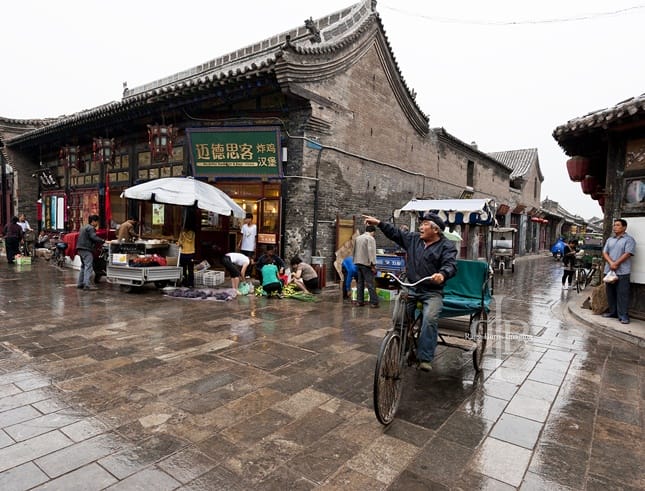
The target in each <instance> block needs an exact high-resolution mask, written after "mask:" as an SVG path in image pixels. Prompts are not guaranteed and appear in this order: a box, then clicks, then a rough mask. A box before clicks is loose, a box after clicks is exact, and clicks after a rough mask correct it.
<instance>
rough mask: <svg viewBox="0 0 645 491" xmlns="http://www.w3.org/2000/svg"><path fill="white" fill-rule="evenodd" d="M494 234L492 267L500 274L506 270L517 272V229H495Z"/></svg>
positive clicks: (492, 231) (492, 232)
mask: <svg viewBox="0 0 645 491" xmlns="http://www.w3.org/2000/svg"><path fill="white" fill-rule="evenodd" d="M491 234H492V238H493V241H492V251H491V256H492V267H493V269H494V270H495V271H496V272H497V271H499V274H504V270H509V269H510V270H511V272H512V273H514V272H515V234H517V229H516V228H513V227H495V228H493V229H491Z"/></svg>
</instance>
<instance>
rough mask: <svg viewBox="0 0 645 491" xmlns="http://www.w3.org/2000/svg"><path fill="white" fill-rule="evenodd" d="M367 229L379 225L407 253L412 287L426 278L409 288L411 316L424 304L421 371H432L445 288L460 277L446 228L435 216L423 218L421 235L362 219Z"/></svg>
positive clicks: (454, 250) (420, 358)
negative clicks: (445, 232)
mask: <svg viewBox="0 0 645 491" xmlns="http://www.w3.org/2000/svg"><path fill="white" fill-rule="evenodd" d="M363 218H364V219H365V223H366V224H367V225H376V226H377V227H378V228H380V229H381V231H382V232H383V233H384V234H385V236H386V237H387V238H388V239H390V240H393V241H394V242H396V243H397V244H398V245H400V246H401V247H402V248H403V249H405V251H406V252H407V259H406V270H407V277H408V281H409V282H410V283H414V282H416V281H419V280H420V279H421V278H424V277H426V276H429V277H430V281H426V282H424V283H421V284H420V285H417V286H416V287H413V288H409V289H408V291H409V301H408V314H410V315H414V309H415V308H416V304H417V302H422V303H423V323H422V325H421V333H420V335H419V346H418V357H419V360H420V362H421V363H420V365H419V368H421V370H424V371H426V372H428V371H430V370H432V365H431V363H430V362H431V361H432V359H433V358H434V353H435V350H436V348H437V338H438V332H437V324H438V321H439V313H440V312H441V308H442V307H443V287H444V285H445V283H446V281H447V280H449V279H450V278H452V277H453V276H454V275H455V274H456V273H457V248H456V247H455V244H454V243H453V242H452V241H450V240H448V239H447V238H446V237H444V236H443V231H444V230H445V229H446V224H445V223H444V222H443V220H442V219H441V218H440V217H439V216H437V215H436V214H434V213H429V212H426V213H424V214H423V215H422V216H421V225H420V226H419V232H408V231H404V230H401V229H399V228H397V227H395V226H394V225H392V224H390V223H386V222H382V221H380V220H379V219H378V218H375V217H372V216H368V215H363Z"/></svg>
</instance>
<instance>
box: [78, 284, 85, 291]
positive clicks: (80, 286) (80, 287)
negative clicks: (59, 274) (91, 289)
mask: <svg viewBox="0 0 645 491" xmlns="http://www.w3.org/2000/svg"><path fill="white" fill-rule="evenodd" d="M76 288H78V289H79V290H82V289H83V288H85V287H84V286H83V285H76Z"/></svg>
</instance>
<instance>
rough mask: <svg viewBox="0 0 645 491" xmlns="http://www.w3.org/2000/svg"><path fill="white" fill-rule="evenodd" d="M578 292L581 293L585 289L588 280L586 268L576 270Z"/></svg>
mask: <svg viewBox="0 0 645 491" xmlns="http://www.w3.org/2000/svg"><path fill="white" fill-rule="evenodd" d="M575 280H576V292H578V293H580V291H581V290H584V288H585V286H586V281H587V275H586V274H585V271H584V269H577V270H576V276H575Z"/></svg>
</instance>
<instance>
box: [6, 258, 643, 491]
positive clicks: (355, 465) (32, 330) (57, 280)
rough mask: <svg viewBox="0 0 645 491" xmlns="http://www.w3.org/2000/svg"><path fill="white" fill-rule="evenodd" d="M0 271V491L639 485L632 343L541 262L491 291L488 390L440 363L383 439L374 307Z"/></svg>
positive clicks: (445, 357) (332, 294) (445, 356)
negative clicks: (376, 402) (375, 397)
mask: <svg viewBox="0 0 645 491" xmlns="http://www.w3.org/2000/svg"><path fill="white" fill-rule="evenodd" d="M0 273H1V274H0V314H2V315H3V325H2V326H0V489H11V490H13V489H66V490H67V489H83V490H86V489H161V490H163V489H186V490H188V489H192V490H207V489H208V490H210V489H244V490H249V489H370V490H371V489H405V490H408V489H469V490H470V489H496V490H505V489H565V490H566V489H619V488H622V489H643V488H644V487H645V478H644V477H643V474H642V463H643V461H645V452H644V450H643V448H644V447H645V446H644V445H643V435H644V433H643V417H644V415H645V408H644V406H643V401H644V400H645V397H644V396H645V383H644V379H645V356H644V355H643V350H642V345H640V346H639V345H638V344H635V343H633V342H632V341H633V337H634V336H632V337H631V338H630V339H625V338H621V337H616V336H607V335H606V331H604V330H602V329H600V328H599V329H595V328H591V325H590V323H589V322H591V321H589V322H587V321H586V320H580V316H584V315H585V314H586V313H584V312H583V313H579V312H577V311H576V307H575V305H576V303H577V302H575V301H573V300H572V292H562V291H561V289H560V288H558V286H559V277H560V275H561V271H560V269H559V265H557V264H554V263H553V261H549V260H548V258H539V257H536V258H531V259H529V260H523V261H522V262H521V264H520V267H518V268H516V271H515V273H514V274H513V275H505V276H504V278H497V280H498V281H497V283H496V294H495V298H494V303H493V311H494V314H495V316H494V318H495V324H494V327H493V326H491V329H490V333H489V334H491V336H490V338H489V342H488V350H487V352H486V356H485V359H484V370H483V372H482V373H481V374H479V375H478V374H476V372H475V371H474V369H473V367H472V362H471V355H470V353H467V352H463V351H461V350H459V349H454V348H447V347H444V346H440V347H439V348H438V351H437V358H436V359H435V361H434V363H433V366H434V370H433V371H432V372H431V373H424V372H420V371H417V370H414V369H413V368H410V369H409V370H407V371H406V373H405V379H404V393H403V398H402V401H401V405H400V409H399V412H398V413H397V418H396V419H395V421H394V422H393V423H392V424H391V425H390V426H388V427H383V426H381V425H380V424H379V423H378V422H377V421H376V418H375V416H374V413H373V410H372V401H371V399H372V380H373V370H374V364H375V360H376V353H377V351H378V347H379V344H380V339H381V338H382V336H383V334H384V333H385V330H386V328H387V326H388V322H389V318H390V309H389V307H390V306H389V305H388V304H387V303H383V304H382V306H381V308H380V309H365V308H363V309H361V308H358V307H352V306H350V305H347V304H343V303H342V302H341V300H340V298H339V296H338V293H337V292H336V291H335V290H332V289H327V290H326V291H325V292H324V293H323V294H322V295H320V296H319V297H318V298H317V301H316V302H314V303H302V302H298V301H295V300H289V299H283V300H277V299H275V300H267V299H264V298H255V297H242V298H238V299H236V300H234V301H231V302H211V301H194V300H181V299H176V298H166V297H163V296H162V295H160V293H159V292H157V291H155V290H154V289H152V288H147V289H144V291H142V292H140V293H137V294H124V293H122V292H120V291H119V290H118V289H117V288H114V287H112V286H110V285H107V284H102V285H100V291H99V292H83V291H79V290H77V289H75V288H74V285H75V275H76V274H77V273H76V272H74V271H67V270H65V271H62V272H61V271H59V270H58V269H56V268H52V267H49V266H48V265H47V264H45V263H42V264H39V263H38V262H37V263H35V264H34V265H32V267H31V268H29V269H26V268H25V269H21V270H20V271H18V270H17V269H12V270H11V269H7V267H6V265H2V271H1V272H0ZM17 284H19V285H20V289H21V302H20V303H16V302H14V301H13V300H12V298H13V297H12V294H13V290H15V288H16V285H17ZM41 285H47V288H42V287H41ZM574 295H575V293H574ZM24 304H27V305H29V306H30V308H28V309H25V308H23V305H24ZM594 320H595V319H594ZM609 321H610V320H609ZM593 325H594V326H595V324H593ZM630 326H632V327H633V328H634V330H635V329H637V328H638V327H639V324H638V321H634V322H632V324H630ZM611 327H612V326H611V325H609V324H608V326H605V328H611ZM623 334H624V333H623ZM630 335H631V334H630Z"/></svg>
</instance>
